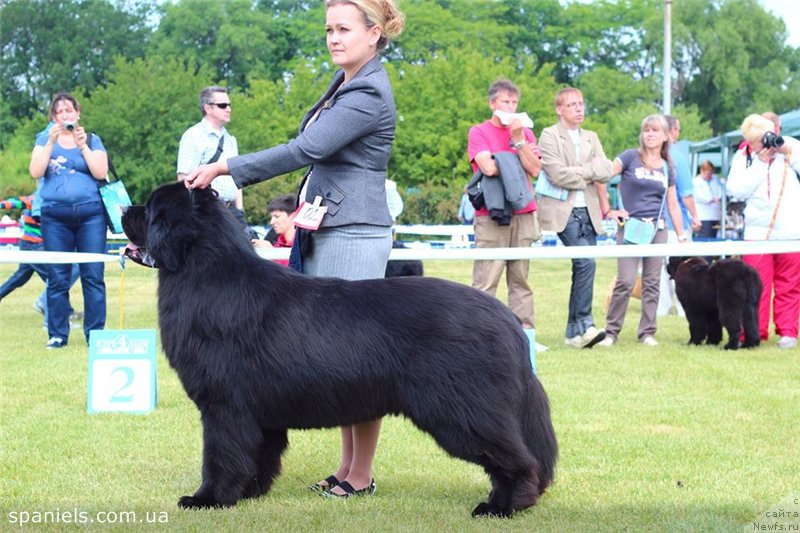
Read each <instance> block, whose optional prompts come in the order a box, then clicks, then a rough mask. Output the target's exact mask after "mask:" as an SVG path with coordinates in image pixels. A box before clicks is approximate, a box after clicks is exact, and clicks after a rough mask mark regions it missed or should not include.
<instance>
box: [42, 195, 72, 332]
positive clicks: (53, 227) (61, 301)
mask: <svg viewBox="0 0 800 533" xmlns="http://www.w3.org/2000/svg"><path fill="white" fill-rule="evenodd" d="M74 226H75V224H74V223H73V216H72V207H71V206H65V207H42V237H44V249H45V250H47V251H48V252H74V251H75V232H74ZM71 270H72V265H64V264H61V265H48V268H47V333H48V336H49V337H50V338H51V339H52V338H56V337H57V338H60V339H63V340H65V341H66V340H67V339H68V338H69V310H70V305H69V279H70V271H71Z"/></svg>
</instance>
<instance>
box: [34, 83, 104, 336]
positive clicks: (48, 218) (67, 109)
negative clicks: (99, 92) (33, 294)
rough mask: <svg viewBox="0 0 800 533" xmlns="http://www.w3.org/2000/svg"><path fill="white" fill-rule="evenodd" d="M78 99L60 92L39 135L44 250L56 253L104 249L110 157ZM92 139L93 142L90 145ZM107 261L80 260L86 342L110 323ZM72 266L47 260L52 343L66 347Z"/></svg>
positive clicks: (37, 158)
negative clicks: (87, 126)
mask: <svg viewBox="0 0 800 533" xmlns="http://www.w3.org/2000/svg"><path fill="white" fill-rule="evenodd" d="M80 112H81V109H80V105H79V104H78V101H77V100H76V99H75V98H74V97H73V96H71V95H69V94H67V93H59V94H57V95H56V96H55V97H54V98H53V101H52V102H51V103H50V125H49V126H48V128H47V129H45V130H44V131H42V132H41V133H39V135H37V137H36V144H35V146H34V148H33V153H32V154H31V163H30V167H29V170H30V173H31V176H33V177H34V178H35V179H38V178H44V179H43V182H42V186H41V189H40V190H39V195H40V196H41V199H42V208H41V222H42V237H43V238H44V249H45V250H47V251H51V252H87V253H105V251H106V216H105V208H104V207H103V203H102V201H101V199H100V192H99V190H98V187H97V185H98V181H102V180H104V179H105V177H106V175H107V174H108V157H107V156H106V151H105V148H104V147H103V143H102V141H101V140H100V138H99V137H98V136H96V135H93V136H92V138H91V143H89V142H88V141H89V139H88V136H87V133H86V131H85V130H84V129H83V127H81V126H80V125H79V124H78V121H79V119H80ZM90 144H91V145H90ZM103 268H104V264H103V263H81V264H80V272H81V286H82V288H83V305H84V313H85V314H84V320H83V329H84V333H85V335H86V341H87V343H88V341H89V332H90V331H91V330H93V329H103V327H104V326H105V322H106V286H105V281H104V280H103ZM71 269H72V265H69V264H57V265H48V283H47V309H48V317H47V333H48V336H49V339H48V341H47V348H48V349H52V348H62V347H64V346H66V345H67V341H68V339H69V330H70V326H69V315H70V303H69V287H70V271H71Z"/></svg>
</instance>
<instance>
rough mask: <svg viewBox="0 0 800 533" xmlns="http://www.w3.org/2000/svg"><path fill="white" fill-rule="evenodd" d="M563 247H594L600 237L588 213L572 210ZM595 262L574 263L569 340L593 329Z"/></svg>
mask: <svg viewBox="0 0 800 533" xmlns="http://www.w3.org/2000/svg"><path fill="white" fill-rule="evenodd" d="M558 238H559V239H561V242H562V243H563V244H564V246H594V245H596V244H597V234H596V233H595V232H594V227H593V226H592V221H591V219H590V218H589V210H588V209H586V208H585V207H576V208H575V209H573V210H572V213H570V215H569V220H568V221H567V226H566V227H565V228H564V231H562V232H561V233H559V234H558ZM594 271H595V262H594V259H586V258H580V259H573V260H572V287H571V288H570V291H569V316H568V318H567V334H566V336H567V338H568V339H571V338H572V337H575V336H577V335H583V334H584V333H585V332H586V330H587V329H589V328H590V327H591V326H594V319H593V318H592V297H593V295H594Z"/></svg>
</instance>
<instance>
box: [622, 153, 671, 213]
mask: <svg viewBox="0 0 800 533" xmlns="http://www.w3.org/2000/svg"><path fill="white" fill-rule="evenodd" d="M617 159H619V161H620V163H622V173H621V174H620V182H619V192H620V197H621V202H622V205H623V206H624V208H625V210H626V211H627V212H628V214H629V215H630V216H632V217H637V218H655V217H657V216H658V212H659V211H662V212H661V218H664V215H665V213H666V212H667V206H666V204H665V205H664V209H663V210H661V204H662V203H663V202H664V198H665V196H666V194H667V188H668V187H669V186H670V185H675V171H674V170H673V169H671V168H669V165H668V164H667V162H666V161H664V165H665V166H666V167H667V168H668V170H667V174H668V175H664V170H663V168H661V169H658V170H650V169H649V168H647V167H646V166H645V165H644V163H643V162H642V158H641V156H640V155H639V150H636V149H631V150H625V151H624V152H622V153H621V154H620V155H619V156H618V157H617Z"/></svg>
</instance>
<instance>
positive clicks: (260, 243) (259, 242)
mask: <svg viewBox="0 0 800 533" xmlns="http://www.w3.org/2000/svg"><path fill="white" fill-rule="evenodd" d="M250 242H251V243H252V244H253V248H272V243H271V242H269V241H265V240H263V239H250Z"/></svg>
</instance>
